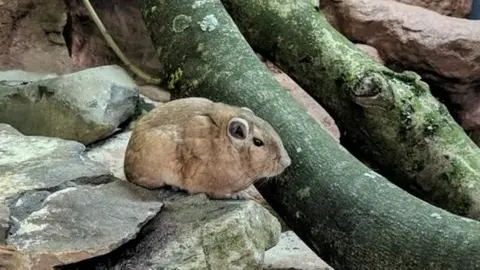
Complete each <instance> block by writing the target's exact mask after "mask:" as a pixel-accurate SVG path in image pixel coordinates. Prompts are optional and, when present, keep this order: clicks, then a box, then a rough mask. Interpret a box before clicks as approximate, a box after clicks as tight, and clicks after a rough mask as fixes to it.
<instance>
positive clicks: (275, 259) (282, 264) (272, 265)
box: [263, 231, 333, 270]
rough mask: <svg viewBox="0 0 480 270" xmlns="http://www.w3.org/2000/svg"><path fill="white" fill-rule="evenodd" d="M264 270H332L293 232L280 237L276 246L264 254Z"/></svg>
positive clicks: (287, 232)
mask: <svg viewBox="0 0 480 270" xmlns="http://www.w3.org/2000/svg"><path fill="white" fill-rule="evenodd" d="M263 269H265V270H333V268H332V267H331V266H329V265H328V264H327V263H325V262H324V261H323V260H322V259H320V258H319V257H318V256H317V255H316V254H315V253H314V252H313V251H312V250H311V249H310V248H309V247H308V246H307V245H306V244H305V243H303V242H302V240H300V238H298V236H297V235H296V234H295V233H294V232H293V231H286V232H283V233H282V234H281V235H280V240H279V242H278V244H277V245H276V246H275V247H273V248H271V249H269V250H267V252H265V266H264V268H263Z"/></svg>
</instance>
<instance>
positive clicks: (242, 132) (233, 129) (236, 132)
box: [228, 117, 250, 140]
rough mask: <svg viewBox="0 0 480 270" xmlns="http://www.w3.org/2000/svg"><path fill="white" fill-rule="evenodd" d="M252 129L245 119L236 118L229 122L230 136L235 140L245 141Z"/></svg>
mask: <svg viewBox="0 0 480 270" xmlns="http://www.w3.org/2000/svg"><path fill="white" fill-rule="evenodd" d="M249 129H250V127H249V125H248V122H247V121H246V120H245V119H242V118H238V117H234V118H232V119H231V120H230V121H229V122H228V134H229V135H230V136H232V137H233V138H235V139H239V140H244V139H245V138H247V134H248V131H249Z"/></svg>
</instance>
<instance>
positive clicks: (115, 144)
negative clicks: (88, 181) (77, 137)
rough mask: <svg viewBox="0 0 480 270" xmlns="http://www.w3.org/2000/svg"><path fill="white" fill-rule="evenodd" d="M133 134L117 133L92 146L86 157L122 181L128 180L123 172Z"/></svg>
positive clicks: (126, 132) (128, 132) (128, 131)
mask: <svg viewBox="0 0 480 270" xmlns="http://www.w3.org/2000/svg"><path fill="white" fill-rule="evenodd" d="M131 134H132V132H131V131H130V130H127V131H124V132H121V133H117V134H115V135H113V136H111V137H110V138H108V139H106V140H103V141H101V142H99V143H95V144H92V145H90V147H89V148H88V149H87V151H86V155H87V156H88V158H90V159H91V160H94V161H97V162H98V163H101V164H103V165H104V166H105V167H107V168H108V169H109V170H110V172H111V173H112V174H113V175H114V176H115V177H117V178H119V179H121V180H126V177H125V173H124V172H123V162H124V160H125V150H126V149H127V145H128V140H129V139H130V135H131Z"/></svg>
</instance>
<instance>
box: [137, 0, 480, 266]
mask: <svg viewBox="0 0 480 270" xmlns="http://www.w3.org/2000/svg"><path fill="white" fill-rule="evenodd" d="M136 2H137V3H138V6H139V7H140V8H141V9H142V11H145V10H149V9H150V8H151V5H152V3H155V5H156V6H157V8H156V12H157V13H155V14H153V15H148V16H145V17H144V19H145V22H146V24H147V27H148V29H149V31H150V35H151V37H152V40H153V41H154V42H153V43H154V46H155V47H156V48H157V50H158V49H160V48H161V52H162V53H161V55H160V56H159V60H160V62H161V63H162V64H163V67H164V71H163V74H162V76H163V77H164V78H169V76H170V74H172V73H173V72H175V70H176V69H177V68H181V70H182V71H183V72H182V77H181V78H180V80H178V81H177V83H176V84H175V88H174V89H172V97H173V98H181V97H187V96H203V97H207V98H210V99H212V100H215V101H222V102H227V103H230V104H233V105H238V106H246V107H249V108H251V109H252V110H253V111H254V112H255V113H256V114H257V115H259V116H260V117H262V118H264V119H265V120H267V121H268V122H270V123H271V124H272V125H273V126H274V128H275V129H276V130H277V131H278V132H279V134H280V136H281V137H282V139H283V141H284V143H285V147H286V149H287V151H288V152H289V154H290V155H291V158H292V166H291V167H289V168H288V169H287V171H286V172H285V173H284V174H282V175H280V176H279V177H277V178H276V179H274V180H271V181H267V182H263V183H262V184H258V185H257V188H258V189H259V190H260V192H261V193H262V195H263V196H264V197H265V198H266V199H267V201H268V202H269V204H270V205H272V207H273V208H274V209H275V211H276V212H278V213H279V214H280V215H281V216H282V217H283V218H284V219H285V221H286V222H287V223H288V225H289V226H290V227H291V228H292V229H293V230H294V231H295V233H297V234H298V235H299V236H300V237H301V238H302V240H304V241H305V242H306V243H307V244H308V245H309V246H310V247H311V248H312V249H313V250H314V251H315V252H316V253H317V254H319V255H320V256H321V257H322V258H323V259H325V260H326V261H327V262H328V263H329V264H330V265H332V266H333V267H334V268H336V269H355V270H362V269H439V268H442V269H460V268H461V269H476V268H478V267H480V254H479V253H478V252H477V251H478V250H480V235H479V234H478V231H480V223H479V222H477V221H473V220H470V219H466V218H462V217H459V216H457V215H453V214H451V213H449V212H446V211H444V210H442V209H440V208H437V207H434V206H432V205H429V204H427V203H425V202H424V201H422V200H420V199H417V198H415V197H413V196H411V195H409V194H408V193H406V192H404V191H403V190H401V189H399V188H398V187H397V186H395V185H393V184H391V183H390V182H389V181H388V180H387V179H385V178H384V177H382V176H381V175H379V174H377V173H375V172H373V171H372V170H370V169H369V168H367V167H366V166H365V165H363V164H362V163H361V162H360V161H358V160H357V159H355V158H354V157H353V156H352V155H351V154H350V153H348V152H347V151H346V150H345V149H344V148H343V147H342V146H340V145H338V144H337V143H336V142H335V141H334V140H333V139H332V137H331V136H330V135H329V134H328V133H327V132H326V131H325V129H324V128H322V126H321V125H319V124H318V123H317V122H316V121H315V120H314V119H313V118H312V117H310V115H309V114H308V113H307V112H306V110H305V108H304V107H302V106H301V105H299V104H298V103H297V102H296V101H295V100H294V99H293V98H292V96H291V95H290V94H289V92H288V91H286V90H285V89H283V88H282V87H281V86H280V85H279V84H278V82H277V81H276V80H275V79H274V78H273V76H272V75H271V73H270V72H269V71H268V69H267V68H266V67H265V65H264V64H263V63H261V62H260V61H259V60H258V58H257V57H256V56H255V54H254V51H253V50H252V48H251V47H250V46H249V45H248V43H247V42H246V41H245V39H244V37H243V36H242V35H241V33H240V32H239V31H238V28H237V26H236V25H235V23H234V22H233V21H232V20H231V18H230V17H229V15H228V14H227V12H226V10H225V8H224V6H222V4H221V3H220V1H219V0H211V1H202V2H205V3H204V4H203V5H200V6H196V8H193V7H192V6H194V4H195V3H197V1H194V0H177V1H169V3H168V4H167V3H165V2H161V1H151V0H136ZM224 3H225V4H226V5H225V6H226V7H227V8H228V10H230V11H231V13H232V14H235V12H238V11H239V10H240V9H246V10H245V12H242V16H245V17H246V18H245V19H246V20H247V21H248V20H249V17H253V18H255V20H259V21H258V23H262V24H263V23H264V24H266V25H269V23H271V20H272V19H275V18H276V15H275V14H274V13H272V14H269V13H264V9H263V8H262V5H263V6H275V5H276V6H279V7H280V8H281V10H280V11H279V13H280V15H281V16H282V20H285V24H284V26H286V27H285V29H281V30H279V29H280V28H277V25H275V23H273V24H272V27H274V28H272V29H271V32H272V33H267V34H266V35H280V34H281V35H284V34H286V33H288V32H289V31H292V30H291V29H290V30H289V27H288V24H289V23H293V26H295V27H299V28H303V27H305V26H304V25H301V24H300V23H297V22H295V21H293V22H292V21H291V20H290V16H291V15H290V10H291V8H292V7H295V6H296V5H297V4H300V5H306V4H302V3H305V2H302V1H287V0H284V1H275V0H268V1H267V0H262V1H258V0H243V1H233V0H232V1H224ZM257 5H259V6H257ZM308 5H309V4H308ZM309 6H310V5H309ZM312 8H313V7H312ZM247 11H249V12H250V13H248V12H247ZM178 14H185V15H187V16H190V17H191V18H192V22H191V24H190V25H189V27H188V28H186V29H185V30H184V31H183V32H181V33H177V32H174V31H172V30H171V29H172V23H173V19H174V18H175V16H177V15H178ZM210 14H213V15H214V16H215V18H216V19H217V21H218V25H217V27H216V28H215V29H214V30H213V31H203V30H202V29H201V27H200V25H198V24H197V22H201V21H202V20H203V18H205V16H207V15H210ZM259 14H260V15H259ZM262 14H263V15H262ZM237 15H238V14H237ZM254 15H255V16H254ZM257 15H258V16H260V17H258V18H257V17H256V16H257ZM311 15H312V14H311V13H309V12H306V13H305V16H307V17H309V16H311ZM250 22H251V23H252V25H251V26H253V25H255V22H252V21H250ZM314 22H315V23H316V24H318V25H317V26H318V27H319V29H320V27H321V26H322V24H321V23H320V22H319V21H315V20H314ZM246 29H248V31H251V32H255V31H259V29H260V28H257V27H255V28H254V27H250V26H248V27H246ZM308 29H309V27H307V30H308ZM263 34H265V33H263ZM313 35H318V36H322V35H325V36H333V37H332V39H333V40H336V39H338V40H340V41H341V40H343V41H345V42H346V39H344V38H342V37H338V36H336V35H334V34H332V33H330V32H329V31H328V30H327V29H323V30H321V33H319V32H316V31H313ZM247 36H248V35H247ZM292 37H293V38H296V36H295V35H293V36H292ZM307 37H308V38H309V42H301V43H303V45H302V46H310V45H311V44H314V42H316V40H317V39H316V38H313V37H312V36H310V35H307ZM299 40H301V39H297V42H298V41H299ZM338 40H337V41H338ZM330 41H331V40H327V39H323V40H320V41H319V42H321V43H322V44H323V45H325V46H327V45H328V44H327V43H329V42H330ZM282 42H284V41H282ZM289 42H292V44H289V46H291V47H289V48H288V49H290V50H291V53H292V55H291V56H287V57H293V58H292V59H297V60H302V59H303V61H304V62H308V61H311V60H312V59H315V58H314V56H316V55H315V54H311V55H310V57H309V55H308V54H304V53H302V54H298V50H295V49H294V47H295V46H297V47H298V46H300V45H298V44H300V42H298V44H296V43H295V42H294V40H290V41H289ZM277 44H280V45H282V44H281V40H277ZM334 44H335V45H336V46H337V47H338V49H339V50H340V51H342V50H343V51H345V53H348V54H349V55H350V57H352V59H351V62H350V60H349V63H350V67H352V69H344V68H341V66H340V65H338V63H339V62H340V63H341V61H340V60H342V58H339V57H338V55H337V53H332V52H326V51H324V50H320V53H322V54H333V55H334V56H336V57H332V58H329V57H327V56H324V57H325V61H324V63H325V64H327V63H328V64H330V65H332V73H329V72H325V70H324V69H325V67H324V66H323V65H318V66H314V67H313V68H312V66H311V64H310V65H306V64H304V63H303V62H302V63H303V64H300V65H299V66H297V67H298V68H301V69H305V70H304V72H305V73H308V72H311V73H315V72H320V74H322V75H324V76H329V78H328V79H325V80H324V81H322V83H324V84H325V89H333V88H334V87H335V85H336V84H338V85H340V86H341V85H346V84H348V85H353V83H354V82H356V81H357V80H358V77H357V75H358V74H359V73H358V72H359V71H360V73H361V72H362V71H365V73H362V74H369V72H374V73H375V72H378V74H380V75H379V76H380V77H383V76H384V75H382V73H381V71H383V70H384V69H382V68H380V67H378V66H376V65H374V63H373V61H372V62H370V63H369V62H368V60H365V56H364V55H363V54H362V52H359V51H354V50H352V49H351V48H349V47H350V46H351V45H349V43H345V44H343V43H339V42H337V43H334ZM265 46H266V47H269V48H270V49H271V50H272V51H275V50H276V49H275V46H276V45H275V44H272V43H266V44H265ZM315 46H317V45H315ZM329 48H332V47H329ZM286 50H287V49H286ZM309 59H310V60H309ZM355 59H357V60H362V61H363V60H365V61H364V62H355V61H356V60H355ZM296 62H298V61H296ZM292 68H293V67H292ZM284 69H285V70H286V71H289V68H284ZM322 69H323V71H322ZM353 69H355V72H354V71H353ZM367 71H368V72H367ZM395 76H397V75H395ZM304 79H305V80H312V82H311V83H312V84H313V83H315V81H314V80H313V79H314V78H313V77H312V75H310V76H306V77H305V78H304ZM392 80H393V81H394V83H395V84H398V83H402V82H401V81H400V80H399V79H388V80H386V81H388V82H389V83H390V84H391V83H392ZM395 84H394V85H392V87H396V85H395ZM327 87H328V88H327ZM337 90H338V93H334V92H326V93H325V94H326V95H327V98H330V100H331V102H332V103H334V104H337V106H340V105H342V106H343V105H344V104H345V101H342V99H338V98H337V97H336V95H337V94H338V95H342V96H348V95H350V92H349V91H348V89H346V88H341V87H340V88H337ZM348 104H352V103H351V102H350V103H348ZM353 105H354V106H353V107H352V108H353V109H354V110H359V109H360V107H359V105H355V104H353ZM373 112H374V110H373V109H372V110H371V111H368V113H373ZM397 117H398V118H400V117H403V116H402V115H397ZM384 120H385V121H386V123H388V120H389V119H388V118H385V119H384ZM390 121H391V120H390ZM306 190H308V194H307V193H306V192H305V191H306Z"/></svg>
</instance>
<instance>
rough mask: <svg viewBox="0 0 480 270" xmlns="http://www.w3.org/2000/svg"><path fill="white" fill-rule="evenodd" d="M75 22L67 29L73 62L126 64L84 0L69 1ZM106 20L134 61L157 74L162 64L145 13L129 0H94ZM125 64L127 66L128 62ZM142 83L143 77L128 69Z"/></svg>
mask: <svg viewBox="0 0 480 270" xmlns="http://www.w3.org/2000/svg"><path fill="white" fill-rule="evenodd" d="M66 2H67V5H68V7H69V15H70V17H71V25H70V27H69V28H68V29H67V30H66V31H65V33H64V34H65V36H66V39H67V41H68V44H69V47H70V50H71V54H72V61H73V65H74V66H75V67H78V68H85V67H95V66H102V65H109V64H117V65H121V66H124V64H123V63H122V62H121V60H120V59H119V58H118V57H117V56H116V54H115V53H114V52H113V51H112V50H111V49H110V47H109V45H107V43H106V42H105V39H104V38H103V36H102V34H101V33H100V31H99V30H98V28H97V26H96V25H95V24H94V23H93V21H92V20H91V19H90V15H89V14H88V12H87V10H86V9H85V7H84V5H83V3H82V1H80V0H72V1H66ZM91 4H92V6H93V7H94V8H95V11H96V13H97V14H98V16H99V17H100V18H101V20H102V23H103V24H104V25H105V28H106V29H107V30H108V32H109V33H110V35H111V36H112V37H113V39H114V40H115V42H116V43H117V45H118V46H119V47H120V48H121V50H122V51H123V53H124V54H125V55H126V56H127V57H128V58H129V59H130V61H131V62H132V63H133V64H134V65H136V66H137V67H139V68H140V69H142V70H143V71H144V72H146V73H148V74H150V75H151V76H157V74H158V73H159V72H160V70H161V64H160V62H159V61H158V58H157V57H156V51H155V49H154V47H153V44H152V41H151V39H150V35H149V34H148V31H147V29H146V27H145V23H144V22H143V19H142V15H141V13H140V11H139V10H138V8H137V7H136V6H135V4H134V3H133V2H132V1H129V0H115V1H111V0H96V1H91ZM124 67H125V66H124ZM127 71H128V72H129V73H130V74H131V75H132V76H133V77H134V78H135V80H137V81H138V82H139V83H140V82H142V79H141V78H138V77H136V76H135V75H134V74H133V73H131V72H130V70H127Z"/></svg>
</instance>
